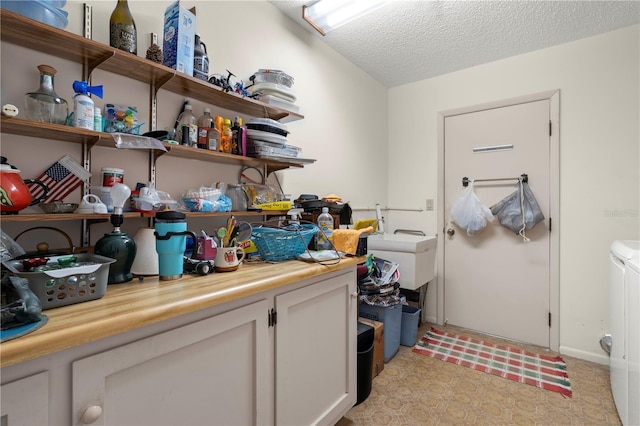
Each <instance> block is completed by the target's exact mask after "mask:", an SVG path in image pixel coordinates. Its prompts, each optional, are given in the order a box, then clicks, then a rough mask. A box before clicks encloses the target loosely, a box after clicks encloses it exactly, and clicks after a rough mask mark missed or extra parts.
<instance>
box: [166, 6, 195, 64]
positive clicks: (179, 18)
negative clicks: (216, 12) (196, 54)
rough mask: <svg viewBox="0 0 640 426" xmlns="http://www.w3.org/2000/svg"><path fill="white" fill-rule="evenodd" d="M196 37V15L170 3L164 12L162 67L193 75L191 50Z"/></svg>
mask: <svg viewBox="0 0 640 426" xmlns="http://www.w3.org/2000/svg"><path fill="white" fill-rule="evenodd" d="M195 35H196V15H195V14H193V13H191V12H190V11H189V10H188V9H186V8H184V7H182V6H180V1H179V0H178V1H176V2H175V3H172V4H171V5H170V6H169V7H168V8H167V10H166V11H165V12H164V37H163V42H162V53H163V55H164V60H163V62H162V64H163V65H165V66H167V67H169V68H173V69H175V70H177V71H180V72H182V73H185V74H187V75H193V48H194V43H195Z"/></svg>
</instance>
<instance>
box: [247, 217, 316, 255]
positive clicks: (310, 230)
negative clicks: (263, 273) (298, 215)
mask: <svg viewBox="0 0 640 426" xmlns="http://www.w3.org/2000/svg"><path fill="white" fill-rule="evenodd" d="M316 232H318V227H317V226H316V225H313V224H302V225H298V224H293V225H287V226H273V225H268V224H261V225H254V227H253V232H252V235H251V239H252V240H253V242H254V244H255V245H256V248H257V249H258V253H260V257H262V259H263V260H266V261H268V262H281V261H284V260H289V259H294V258H296V257H297V256H299V255H301V254H302V253H304V252H305V251H306V250H307V246H308V245H309V242H311V238H313V236H314V235H315V234H316Z"/></svg>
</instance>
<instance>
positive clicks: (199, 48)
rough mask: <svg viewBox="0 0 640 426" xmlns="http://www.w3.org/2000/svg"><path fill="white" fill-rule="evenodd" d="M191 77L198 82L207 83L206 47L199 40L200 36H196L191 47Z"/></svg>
mask: <svg viewBox="0 0 640 426" xmlns="http://www.w3.org/2000/svg"><path fill="white" fill-rule="evenodd" d="M193 76H194V77H195V78H198V79H200V80H204V81H209V57H208V56H207V46H206V45H205V44H204V43H203V42H202V40H200V34H196V37H195V43H194V45H193Z"/></svg>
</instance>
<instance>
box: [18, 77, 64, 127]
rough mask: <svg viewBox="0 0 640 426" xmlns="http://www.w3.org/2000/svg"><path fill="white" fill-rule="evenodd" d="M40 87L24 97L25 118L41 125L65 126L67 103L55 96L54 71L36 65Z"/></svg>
mask: <svg viewBox="0 0 640 426" xmlns="http://www.w3.org/2000/svg"><path fill="white" fill-rule="evenodd" d="M38 70H39V71H40V87H39V88H38V90H37V91H35V92H30V93H27V94H26V96H25V108H26V111H25V112H26V116H27V118H28V119H29V120H35V121H41V122H43V123H55V124H65V123H66V121H67V115H69V106H68V104H67V101H65V100H64V99H62V98H61V97H59V96H58V95H57V94H56V91H55V90H54V88H53V77H54V76H55V75H56V72H57V71H56V69H55V68H53V67H51V66H49V65H38Z"/></svg>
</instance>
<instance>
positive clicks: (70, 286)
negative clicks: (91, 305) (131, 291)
mask: <svg viewBox="0 0 640 426" xmlns="http://www.w3.org/2000/svg"><path fill="white" fill-rule="evenodd" d="M71 257H74V258H76V260H75V262H73V263H72V264H70V265H69V266H67V267H61V268H60V269H52V270H47V271H33V272H30V271H26V272H25V271H24V268H23V266H22V262H21V261H20V260H11V261H7V262H2V264H3V265H4V266H5V267H6V268H7V269H8V270H9V271H11V272H12V273H13V274H15V275H17V276H19V277H22V278H26V279H28V280H29V288H30V289H31V291H32V292H33V293H34V294H35V295H36V296H38V299H40V304H41V305H42V309H43V310H44V309H49V308H57V307H59V306H65V305H71V304H73V303H80V302H86V301H89V300H94V299H100V298H101V297H102V296H104V295H105V293H106V292H107V279H108V277H109V265H110V264H112V263H114V262H115V260H114V259H111V258H109V257H104V256H99V255H97V254H91V253H78V254H73V255H64V256H51V257H50V259H49V262H48V263H47V265H55V264H56V263H57V262H58V260H59V259H63V260H64V259H68V258H71Z"/></svg>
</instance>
